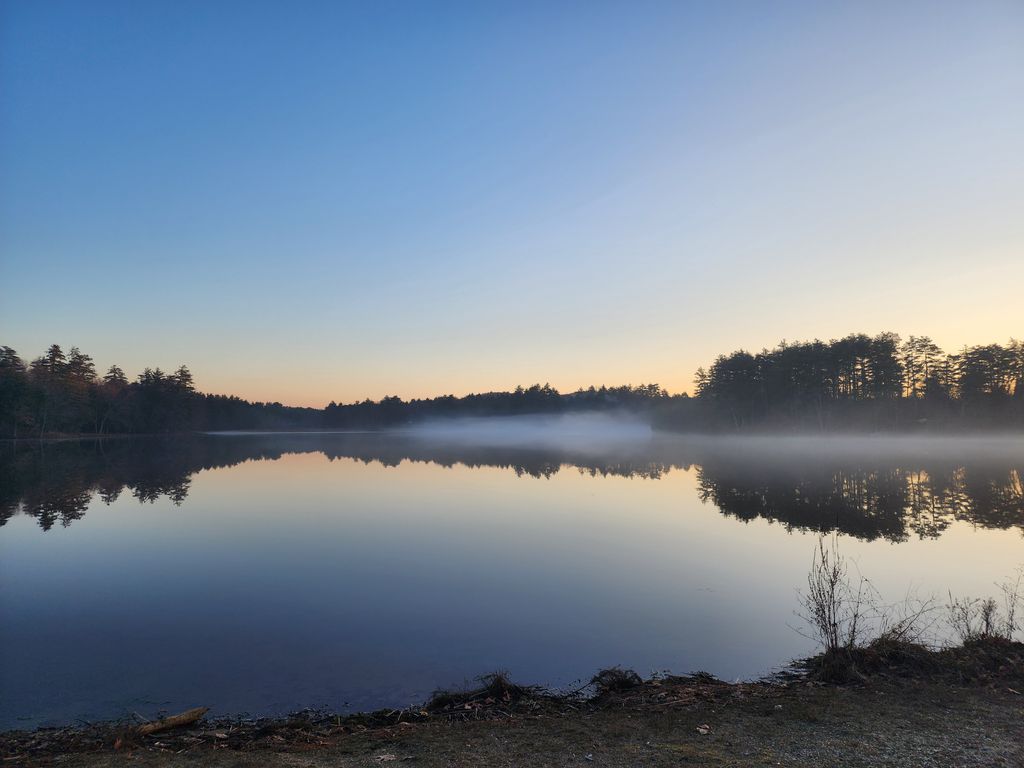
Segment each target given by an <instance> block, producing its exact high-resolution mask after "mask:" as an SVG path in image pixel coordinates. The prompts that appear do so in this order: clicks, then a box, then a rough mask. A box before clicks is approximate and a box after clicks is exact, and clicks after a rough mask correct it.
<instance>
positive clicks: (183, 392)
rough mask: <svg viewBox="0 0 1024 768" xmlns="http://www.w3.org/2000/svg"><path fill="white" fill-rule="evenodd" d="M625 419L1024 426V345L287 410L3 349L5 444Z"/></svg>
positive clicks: (1, 424)
mask: <svg viewBox="0 0 1024 768" xmlns="http://www.w3.org/2000/svg"><path fill="white" fill-rule="evenodd" d="M612 410H628V411H632V412H634V413H636V414H638V415H641V416H642V417H644V418H648V419H649V420H650V421H651V422H652V424H654V425H655V426H657V427H661V428H666V429H677V430H694V431H710V432H717V431H743V430H751V429H765V430H767V429H795V430H814V431H829V430H837V429H865V430H870V431H877V430H906V429H920V428H942V429H972V428H978V429H989V428H1021V427H1024V343H1022V342H1020V341H1015V340H1013V339H1011V340H1010V341H1009V343H1007V344H1006V345H1000V344H988V345H984V346H975V347H965V348H964V349H962V350H961V351H959V352H956V353H952V354H947V353H945V352H943V351H942V350H941V349H939V347H938V346H937V345H936V344H934V343H933V342H932V340H931V339H929V338H928V337H926V336H911V337H910V338H909V339H907V340H906V341H902V340H901V339H900V337H899V336H897V335H896V334H894V333H882V334H879V335H877V336H874V337H871V336H866V335H864V334H853V335H850V336H846V337H845V338H842V339H834V340H831V341H828V342H824V341H818V340H815V341H810V342H799V343H786V342H783V343H781V344H779V345H778V346H777V347H775V348H774V349H765V350H762V351H761V352H759V353H756V354H751V353H750V352H747V351H744V350H739V351H736V352H733V353H732V354H729V355H722V356H719V357H718V358H717V359H716V360H715V361H714V363H713V364H712V365H711V366H710V368H708V369H707V370H705V369H703V368H701V369H699V370H698V371H697V375H696V379H695V396H694V397H689V396H688V395H686V394H682V395H669V394H668V393H667V392H666V391H665V390H664V389H663V388H662V387H660V386H659V385H657V384H641V385H640V386H629V385H626V386H618V387H604V386H602V387H599V388H598V387H590V388H588V389H579V390H577V391H575V392H571V393H561V392H559V391H558V390H557V389H555V388H554V387H552V386H550V385H549V384H544V385H541V384H534V385H533V386H530V387H517V388H516V389H515V390H513V391H511V392H487V393H481V394H470V395H466V396H463V397H455V396H454V395H444V396H441V397H435V398H430V399H413V400H402V399H401V398H399V397H385V398H383V399H381V400H377V401H374V400H364V401H362V402H356V403H351V404H338V403H334V402H332V403H330V405H328V406H327V407H326V408H323V409H316V408H296V407H291V406H285V405H282V404H281V403H277V402H274V403H261V402H250V401H247V400H243V399H241V398H238V397H234V396H225V395H210V394H204V393H201V392H198V391H197V390H196V388H195V384H194V382H193V379H192V374H191V372H190V371H189V369H188V368H187V367H186V366H184V365H182V366H180V367H179V368H178V369H177V370H176V371H174V372H173V373H164V372H163V371H161V370H160V369H159V368H155V369H151V368H147V369H146V370H144V371H143V372H142V373H141V374H139V375H138V376H137V377H136V378H135V379H134V380H129V379H128V377H127V376H126V374H125V372H124V371H123V370H122V369H121V368H119V367H118V366H116V365H112V366H111V367H110V368H109V369H108V370H107V371H106V373H104V374H103V375H100V374H99V373H98V372H97V370H96V366H95V364H94V363H93V360H92V358H91V357H90V356H89V355H86V354H84V353H82V352H81V351H80V350H79V349H78V348H77V347H71V348H70V350H69V351H68V352H67V353H65V352H64V350H63V349H62V348H61V347H60V346H59V345H57V344H54V345H52V346H51V347H50V348H49V349H48V350H47V351H46V352H45V354H43V355H42V356H40V357H37V358H36V359H34V360H32V361H31V362H30V363H28V364H26V363H25V362H24V361H23V360H22V359H21V358H20V357H19V356H18V354H17V353H16V352H15V350H13V349H11V348H10V347H7V346H0V436H5V437H39V436H43V435H56V434H95V435H106V434H159V433H173V432H190V431H201V430H211V431H212V430H275V429H385V428H392V427H400V426H403V425H407V424H413V423H416V422H421V421H424V420H427V419H441V418H451V417H483V416H512V415H520V414H559V413H573V412H583V411H612Z"/></svg>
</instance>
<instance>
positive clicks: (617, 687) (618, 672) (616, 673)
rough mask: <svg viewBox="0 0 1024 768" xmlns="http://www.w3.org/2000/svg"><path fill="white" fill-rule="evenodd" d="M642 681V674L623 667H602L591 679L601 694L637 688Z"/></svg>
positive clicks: (591, 682)
mask: <svg viewBox="0 0 1024 768" xmlns="http://www.w3.org/2000/svg"><path fill="white" fill-rule="evenodd" d="M642 682H643V680H642V679H641V678H640V675H638V674H637V673H636V672H634V671H633V670H632V669H622V668H621V667H609V668H608V669H602V670H600V671H599V672H598V673H597V674H596V675H594V676H593V677H592V678H591V679H590V684H591V685H593V686H594V687H595V688H596V689H597V693H598V695H599V696H600V695H604V694H606V693H617V692H619V691H628V690H629V689H630V688H636V687H637V686H638V685H640V684H641V683H642Z"/></svg>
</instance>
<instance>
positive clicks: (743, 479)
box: [0, 434, 1024, 542]
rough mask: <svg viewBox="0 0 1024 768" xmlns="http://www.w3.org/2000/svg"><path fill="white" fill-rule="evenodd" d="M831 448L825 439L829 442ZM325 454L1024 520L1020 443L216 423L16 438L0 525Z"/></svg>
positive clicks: (842, 523) (894, 528) (827, 527)
mask: <svg viewBox="0 0 1024 768" xmlns="http://www.w3.org/2000/svg"><path fill="white" fill-rule="evenodd" d="M823 447H825V448H827V449H826V450H823ZM301 453H320V454H323V455H324V456H326V457H327V458H328V459H330V460H332V461H333V460H337V459H352V460H356V461H359V462H363V463H365V464H380V465H382V466H384V467H394V466H398V465H399V464H401V463H402V462H404V461H411V462H424V463H431V464H436V465H439V466H443V467H454V466H458V465H461V466H465V467H469V468H479V467H495V468H500V469H505V470H509V471H512V472H515V473H516V474H517V475H519V476H529V477H534V478H551V477H552V476H554V475H555V474H557V473H559V472H564V471H578V472H580V473H582V474H587V475H592V476H598V475H600V476H620V477H629V478H638V479H646V480H659V479H661V478H662V477H664V476H665V475H666V474H667V473H669V472H672V471H674V470H689V469H690V468H691V467H695V469H696V473H697V479H698V487H699V494H700V497H701V499H702V500H703V501H704V502H706V503H711V504H713V505H714V506H715V507H717V508H718V509H719V511H721V513H722V514H724V515H726V516H728V517H732V518H735V519H738V520H742V521H752V520H755V519H759V518H760V519H765V520H768V521H771V522H774V523H779V524H782V525H784V526H786V527H787V528H790V529H796V530H801V531H818V532H830V531H839V532H842V533H845V534H848V535H851V536H856V537H857V538H860V539H863V540H868V541H870V540H874V539H886V540H889V541H892V542H901V541H905V540H907V539H908V538H911V537H918V538H936V537H939V536H941V535H942V533H943V532H944V531H945V530H946V529H947V528H949V526H950V525H951V524H952V523H953V522H954V521H962V522H966V523H969V524H972V525H974V526H978V527H981V528H990V529H1001V530H1006V529H1011V528H1017V529H1022V530H1024V482H1022V477H1024V458H1022V453H1021V452H1020V451H1019V450H1018V445H1017V444H1015V443H1013V442H1012V441H988V442H982V443H974V444H970V443H968V444H965V443H962V442H960V443H958V442H955V441H950V442H946V443H939V444H931V445H924V444H920V443H913V442H899V441H892V442H889V443H887V444H886V446H885V450H879V448H878V445H877V444H874V443H869V442H861V443H857V442H856V441H853V442H845V443H838V442H831V443H827V442H823V441H818V442H814V441H811V442H800V441H786V440H774V441H769V440H760V441H758V440H748V441H742V442H741V441H730V440H706V439H705V440H700V439H681V438H653V439H651V440H650V441H646V442H644V443H642V444H630V445H627V446H611V447H605V448H603V449H601V450H596V449H594V448H593V447H592V446H578V445H577V446H572V445H569V446H557V445H543V446H535V445H534V446H531V445H478V444H471V443H467V442H464V441H455V442H444V441H438V440H424V439H420V438H415V437H409V436H401V435H393V434H392V435H388V434H285V435H281V434H277V435H232V436H224V435H216V436H215V435H206V436H192V437H175V438H166V439H156V438H149V439H134V440H129V439H109V440H88V441H62V442H56V443H47V444H39V443H34V444H33V443H7V444H6V445H4V446H3V449H2V452H0V476H2V477H3V478H4V482H3V484H2V485H0V525H3V524H4V523H5V522H6V521H7V520H8V519H9V518H11V517H12V516H13V515H15V514H18V513H21V514H25V515H30V516H32V517H35V518H36V520H37V521H38V523H39V526H40V527H41V528H42V529H43V530H44V531H46V530H50V529H51V528H53V527H54V526H55V525H61V526H65V527H66V526H69V525H70V524H71V523H72V522H74V521H75V520H78V519H80V518H81V517H82V516H83V515H84V514H85V512H86V510H87V509H88V507H89V504H90V503H91V502H92V500H93V498H94V497H97V498H99V499H100V500H101V501H103V502H105V503H107V504H110V503H112V502H113V501H115V500H117V499H118V498H119V497H120V496H121V495H122V494H123V493H129V494H130V495H131V496H132V497H134V498H135V499H137V500H138V501H139V502H140V503H153V502H155V501H156V500H158V499H161V498H166V499H169V500H170V501H171V502H172V503H174V504H175V505H180V504H182V503H183V502H184V501H185V499H186V498H187V497H188V493H189V488H190V483H191V478H192V476H193V475H195V474H196V473H197V472H200V471H202V470H207V469H214V468H218V467H230V466H234V465H238V464H241V463H243V462H247V461H254V460H277V459H280V458H281V457H282V456H284V455H286V454H301Z"/></svg>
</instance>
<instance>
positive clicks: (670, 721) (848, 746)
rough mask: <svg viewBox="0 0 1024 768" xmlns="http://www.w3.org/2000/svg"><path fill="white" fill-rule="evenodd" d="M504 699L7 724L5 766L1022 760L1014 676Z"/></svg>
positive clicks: (1020, 704)
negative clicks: (353, 717) (100, 737)
mask: <svg viewBox="0 0 1024 768" xmlns="http://www.w3.org/2000/svg"><path fill="white" fill-rule="evenodd" d="M498 705H499V706H497V707H496V708H495V707H485V708H482V709H481V710H480V711H474V710H471V709H465V713H466V714H465V717H466V718H468V719H452V718H447V719H446V718H443V717H431V718H427V719H424V720H423V721H420V722H413V723H406V722H399V723H397V724H394V725H391V724H383V725H381V724H372V725H370V726H363V725H358V724H356V725H352V724H346V725H345V726H344V727H341V726H340V725H339V727H337V728H331V727H329V723H328V725H327V726H325V725H324V724H323V723H322V722H321V724H320V725H319V726H316V727H314V726H313V725H308V726H304V725H302V724H301V723H298V724H296V723H294V722H293V723H291V727H292V730H290V731H285V730H281V731H277V732H274V731H273V730H272V729H271V730H265V731H261V732H265V733H267V734H269V735H267V736H265V737H264V738H261V739H258V740H251V739H250V740H248V741H246V742H244V743H241V742H239V743H232V741H231V736H230V734H229V732H228V730H229V729H230V726H229V725H227V724H225V723H224V722H223V721H220V722H219V723H215V724H213V728H212V732H211V729H210V724H204V725H202V726H201V727H200V728H201V730H200V731H193V734H197V733H198V734H199V735H194V736H192V737H188V736H184V737H181V736H179V737H175V738H176V740H175V738H171V737H165V739H164V740H161V739H160V738H158V737H150V740H148V741H145V742H139V743H135V744H128V745H124V744H122V745H121V748H120V749H114V748H113V746H112V744H108V745H106V746H105V747H103V748H101V749H100V750H99V751H87V752H74V751H68V752H61V751H57V752H51V753H49V754H45V753H40V752H37V753H36V754H31V750H30V749H28V747H27V746H26V745H27V744H28V742H26V741H25V740H24V739H23V740H22V741H18V740H16V739H13V738H12V736H11V735H10V734H4V735H3V736H0V746H2V747H3V750H2V754H3V755H4V756H5V757H4V758H3V765H73V766H82V768H120V767H122V766H125V767H127V766H140V767H142V766H145V767H150V766H152V767H153V768H157V767H159V768H172V767H174V768H177V767H178V766H195V765H200V766H211V767H212V766H217V767H218V768H229V767H235V766H238V767H239V768H242V767H244V768H250V767H254V766H267V767H268V768H274V767H276V766H282V767H284V766H301V767H305V768H320V767H321V766H323V767H325V768H326V767H327V766H381V765H389V764H395V766H396V767H397V765H399V764H408V765H416V766H423V767H424V768H426V767H427V766H477V765H487V766H583V765H594V766H599V765H604V766H663V765H664V766H669V765H672V766H679V765H701V766H808V767H813V768H824V767H826V766H914V767H915V768H918V767H920V766H936V767H938V766H941V767H942V768H948V767H950V766H1013V767H1019V766H1024V695H1022V694H1021V693H1018V692H1017V690H1016V689H1014V688H1012V687H1010V686H1008V685H1006V684H1004V683H997V684H990V685H984V686H979V685H956V684H950V683H948V682H937V681H926V680H925V681H922V680H892V679H885V680H870V681H868V682H867V683H865V684H861V685H855V686H831V685H823V684H817V683H807V682H793V683H790V684H787V685H778V684H752V685H727V684H724V683H718V682H714V683H707V682H706V681H694V680H679V681H675V682H673V681H671V680H668V681H661V682H653V683H652V682H648V683H644V684H643V685H642V686H639V687H638V688H636V689H633V690H630V691H628V692H621V693H618V694H610V695H608V696H605V697H602V698H601V699H599V700H597V701H594V702H577V703H575V704H570V703H567V702H561V703H558V702H546V703H544V702H542V703H541V704H537V705H533V706H526V707H523V706H503V705H501V702H500V701H499V702H498ZM459 706H464V705H459ZM460 711H461V710H460ZM340 723H341V721H339V724H340ZM202 729H205V730H202ZM218 729H220V730H218ZM280 734H285V735H280ZM203 735H205V736H209V738H208V739H204V738H200V736H203ZM19 748H21V749H23V750H26V751H25V752H23V753H22V754H18V752H17V750H18V749H19Z"/></svg>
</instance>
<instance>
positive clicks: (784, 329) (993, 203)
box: [0, 0, 1024, 406]
mask: <svg viewBox="0 0 1024 768" xmlns="http://www.w3.org/2000/svg"><path fill="white" fill-rule="evenodd" d="M1022 284H1024V3H1021V2H1019V0H1012V1H1008V2H988V1H986V0H979V1H978V2H970V3H963V2H954V3H942V2H926V3H915V2H901V3H883V2H865V3H831V2H806V3H804V2H777V3H762V2H750V3H744V2H706V3H698V2H681V1H678V2H665V3H655V2H635V3H634V2H628V3H627V2H617V3H611V2H596V1H595V2H537V3H533V2H523V1H522V0H518V1H516V2H497V1H496V2H488V3H479V2H466V3H459V2H421V1H419V0H403V1H401V2H392V1H391V0H381V1H380V2H377V1H375V2H364V3H352V4H346V3H341V2H323V3H319V2H313V1H312V0H308V1H307V2H300V3H289V2H255V1H249V2H237V3H232V2H227V0H224V1H222V2H215V3H209V2H190V1H189V0H175V1H174V2H155V1H153V0H148V1H146V2H136V1H134V0H133V1H131V2H106V1H104V0H94V1H92V2H61V1H60V0H49V1H48V2H45V3H41V2H36V1H35V0H3V2H2V3H0V344H6V345H9V346H12V347H14V348H15V349H16V350H17V351H18V352H19V353H20V354H21V355H22V356H23V357H25V358H32V357H35V356H37V355H39V354H41V353H42V351H43V350H44V349H45V348H46V347H47V346H48V345H49V344H51V343H54V342H56V343H60V344H61V345H63V346H64V347H65V348H67V347H70V346H72V345H76V346H78V347H80V348H81V349H82V350H83V351H85V352H87V353H89V354H91V355H92V356H93V357H94V358H95V360H96V362H97V365H98V366H99V367H100V368H101V369H105V368H106V367H107V366H109V365H110V364H112V363H117V364H118V365H120V366H121V367H123V368H124V369H125V370H126V371H127V372H128V373H129V374H130V375H134V374H135V373H138V372H139V371H141V370H142V368H144V367H146V366H153V367H155V366H160V367H162V368H164V369H165V370H168V369H174V368H176V367H177V366H178V365H179V364H181V363H187V364H188V365H189V367H190V368H191V369H192V371H193V373H194V375H195V378H196V382H197V385H198V386H199V388H200V389H203V390H205V391H210V392H220V393H233V394H238V395H241V396H243V397H246V398H250V399H255V400H267V401H274V400H277V401H281V402H284V403H288V404H294V405H311V406H323V405H324V404H326V403H327V402H329V401H331V400H335V401H338V402H349V401H352V400H357V399H363V398H366V397H370V398H374V399H376V398H380V397H382V396H384V395H388V394H397V395H400V396H403V397H424V396H432V395H439V394H446V393H454V394H463V393H466V392H471V391H490V390H499V389H509V388H512V387H514V386H515V385H516V384H524V385H528V384H531V383H533V382H540V383H543V382H550V383H551V384H552V385H553V386H556V387H558V388H560V389H563V390H573V389H576V388H577V387H579V386H587V385H590V384H597V385H600V384H602V383H605V384H609V385H611V384H621V383H633V384H639V383H641V382H644V383H647V382H652V381H654V382H658V383H660V384H662V385H663V386H665V387H667V388H668V389H669V390H670V391H673V392H678V391H684V390H687V389H692V378H693V373H694V371H695V369H696V368H697V367H698V366H700V365H706V364H708V363H709V362H710V361H711V360H713V359H714V357H715V356H716V355H718V354H720V353H723V352H729V351H732V350H734V349H739V348H744V349H750V350H754V351H756V350H759V349H761V348H763V347H766V346H772V345H774V344H776V343H778V342H779V341H780V340H782V339H788V340H797V339H810V338H822V339H828V338H834V337H839V336H843V335H846V334H848V333H851V332H860V331H863V332H866V333H872V334H873V333H877V332H880V331H885V330H891V331H895V332H898V333H900V334H902V335H904V336H908V335H910V334H915V335H921V334H927V335H930V336H931V337H932V338H933V339H934V340H935V341H936V342H937V343H939V344H940V345H941V346H943V347H944V348H946V349H947V350H953V349H958V348H960V347H962V346H963V345H964V344H978V343H989V342H993V341H1000V342H1003V341H1006V340H1007V339H1008V338H1010V337H1011V336H1016V337H1018V338H1019V337H1021V336H1024V302H1022V300H1021V285H1022Z"/></svg>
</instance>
